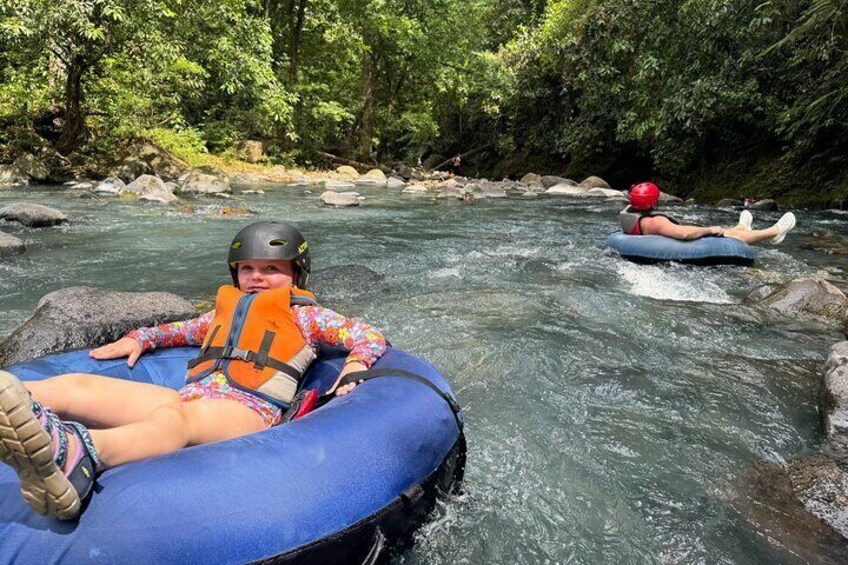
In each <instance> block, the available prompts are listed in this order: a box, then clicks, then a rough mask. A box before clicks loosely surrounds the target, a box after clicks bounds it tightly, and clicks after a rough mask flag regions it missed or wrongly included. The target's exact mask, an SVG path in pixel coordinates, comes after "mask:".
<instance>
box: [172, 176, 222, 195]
mask: <svg viewBox="0 0 848 565" xmlns="http://www.w3.org/2000/svg"><path fill="white" fill-rule="evenodd" d="M180 192H181V193H183V194H213V195H214V194H232V192H233V189H232V188H231V187H230V179H229V177H227V175H224V174H209V173H204V172H201V171H192V172H190V173H189V174H188V176H187V177H185V179H184V180H183V182H182V184H181V185H180Z"/></svg>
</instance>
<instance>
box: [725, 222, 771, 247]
mask: <svg viewBox="0 0 848 565" xmlns="http://www.w3.org/2000/svg"><path fill="white" fill-rule="evenodd" d="M778 233H780V232H779V231H778V229H777V227H776V226H772V227H770V228H766V229H764V230H752V231H744V230H738V229H736V228H731V229H729V230H724V237H733V238H736V239H741V240H742V241H744V242H745V243H748V244H754V243H759V242H761V241H765V240H767V239H771V238H773V237H775V236H776V235H777V234H778Z"/></svg>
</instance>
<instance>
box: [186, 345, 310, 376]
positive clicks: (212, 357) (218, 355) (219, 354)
mask: <svg viewBox="0 0 848 565" xmlns="http://www.w3.org/2000/svg"><path fill="white" fill-rule="evenodd" d="M218 359H227V360H235V361H246V362H248V363H255V364H256V365H257V368H264V367H271V368H272V369H275V370H277V371H280V372H281V373H285V374H287V375H288V376H290V377H291V378H293V379H295V380H298V381H299V380H300V379H301V377H302V376H303V375H302V374H301V373H300V371H298V370H297V369H295V368H294V367H292V366H291V365H289V364H287V363H283V362H282V361H277V360H276V359H271V358H269V357H268V355H267V354H266V355H265V356H264V358H261V357H260V356H259V355H258V354H257V353H256V352H255V351H249V350H247V349H239V348H238V347H231V346H227V347H210V348H209V349H207V350H206V353H203V354H201V355H199V356H197V357H195V358H194V359H192V360H191V361H189V362H188V369H189V371H190V370H192V369H194V368H195V367H197V366H198V365H200V364H201V363H205V362H206V361H217V360H218ZM259 361H261V362H262V363H261V367H260V366H259V365H260V363H259Z"/></svg>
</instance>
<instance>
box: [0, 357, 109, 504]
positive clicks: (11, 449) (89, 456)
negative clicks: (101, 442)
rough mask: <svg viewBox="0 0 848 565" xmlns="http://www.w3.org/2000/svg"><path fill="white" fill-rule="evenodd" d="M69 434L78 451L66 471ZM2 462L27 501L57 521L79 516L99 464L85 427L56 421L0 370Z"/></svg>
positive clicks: (17, 381) (0, 448) (0, 443)
mask: <svg viewBox="0 0 848 565" xmlns="http://www.w3.org/2000/svg"><path fill="white" fill-rule="evenodd" d="M68 434H73V435H74V436H75V437H76V439H77V444H78V445H79V449H77V453H76V455H75V456H74V458H73V460H72V461H71V462H70V466H69V467H68V469H69V470H68V472H67V474H66V473H65V472H64V471H63V469H64V468H65V464H66V463H67V462H68V445H69V441H68ZM0 460H2V461H3V462H4V463H6V464H7V465H9V466H10V467H12V468H13V469H14V470H15V472H17V474H18V477H19V478H20V480H21V492H22V493H23V496H24V500H26V502H27V504H29V505H30V506H31V507H32V509H33V510H35V511H36V512H38V513H39V514H46V515H47V516H50V517H53V518H57V519H59V520H69V519H71V518H74V517H76V516H77V514H79V511H80V505H81V504H82V501H83V500H85V499H86V497H87V496H88V495H89V494H90V493H91V489H92V487H93V486H94V475H95V474H96V472H97V469H98V468H100V466H101V461H100V458H99V457H98V455H97V449H96V448H95V447H94V443H93V442H92V440H91V434H90V433H89V432H88V430H87V429H86V428H85V426H83V425H82V424H79V423H77V422H63V421H62V420H60V419H59V417H58V416H57V415H56V414H55V413H54V412H53V411H52V410H50V409H49V408H47V407H43V406H41V404H39V403H38V402H36V401H34V400H32V398H31V397H30V394H29V391H27V389H26V387H24V385H23V384H22V383H21V381H20V380H18V378H17V377H15V376H14V375H13V374H12V373H7V372H6V371H0Z"/></svg>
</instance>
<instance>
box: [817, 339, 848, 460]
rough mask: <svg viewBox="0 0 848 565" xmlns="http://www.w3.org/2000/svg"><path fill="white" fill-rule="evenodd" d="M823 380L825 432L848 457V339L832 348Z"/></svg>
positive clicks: (837, 450)
mask: <svg viewBox="0 0 848 565" xmlns="http://www.w3.org/2000/svg"><path fill="white" fill-rule="evenodd" d="M822 380H823V382H822V392H821V399H820V402H819V409H820V413H821V418H822V424H823V426H824V433H825V436H826V437H827V439H828V442H829V443H830V445H831V447H832V448H833V450H834V451H835V452H838V453H839V454H840V455H842V456H845V457H846V460H848V341H843V342H840V343H837V344H836V345H834V346H833V347H831V348H830V356H829V357H828V358H827V362H826V363H825V366H824V377H823V379H822Z"/></svg>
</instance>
